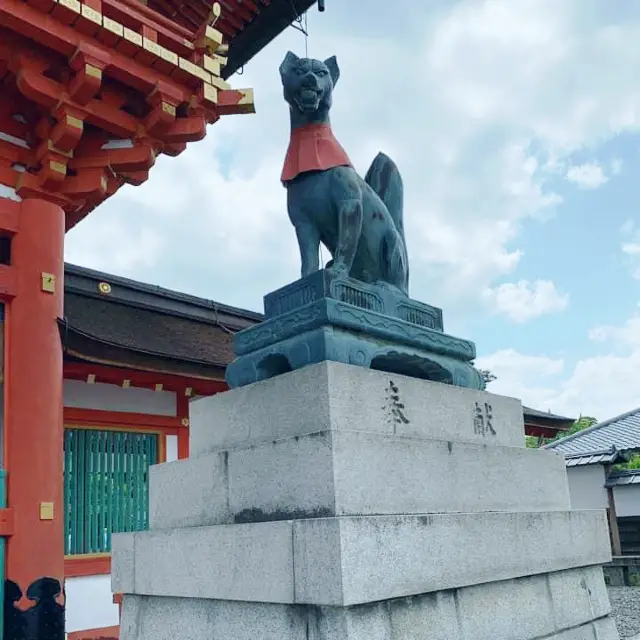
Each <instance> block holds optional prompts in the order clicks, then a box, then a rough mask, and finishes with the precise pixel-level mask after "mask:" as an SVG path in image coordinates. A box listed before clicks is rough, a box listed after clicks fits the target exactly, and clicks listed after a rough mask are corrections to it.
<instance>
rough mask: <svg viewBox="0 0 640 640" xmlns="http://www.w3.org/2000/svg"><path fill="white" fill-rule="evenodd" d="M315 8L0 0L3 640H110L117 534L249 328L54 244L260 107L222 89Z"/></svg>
mask: <svg viewBox="0 0 640 640" xmlns="http://www.w3.org/2000/svg"><path fill="white" fill-rule="evenodd" d="M313 1H314V0H296V1H295V2H292V1H291V0H220V1H219V2H216V3H213V2H212V0H0V317H1V320H2V332H1V333H0V346H1V351H2V358H0V367H1V371H0V375H1V378H0V380H1V382H2V384H1V387H0V389H1V393H0V401H1V402H2V413H1V433H2V439H1V458H0V578H1V579H0V585H1V587H2V588H3V591H4V593H3V599H4V616H3V618H2V619H1V624H2V625H3V628H2V629H0V637H2V638H4V639H5V640H59V639H60V640H61V639H62V638H64V637H65V632H66V633H68V636H69V638H71V639H72V640H79V639H81V638H91V637H93V638H98V637H103V638H114V637H117V604H114V602H113V597H112V596H111V593H110V586H109V545H110V535H111V532H113V531H126V530H132V529H136V528H144V527H145V526H146V518H147V511H146V506H145V505H146V504H147V503H146V500H147V498H148V493H147V492H148V488H147V486H148V485H147V483H146V471H147V469H148V466H149V465H150V464H155V463H157V462H161V461H164V460H171V459H175V458H178V457H184V456H186V455H187V453H188V452H187V448H188V440H187V433H188V424H189V414H188V402H189V398H193V397H195V396H198V395H207V394H211V393H216V392H218V391H221V390H223V389H225V388H226V387H225V386H224V382H223V378H224V376H223V371H224V364H225V363H226V362H228V361H229V359H230V357H231V351H230V349H231V346H230V344H231V342H230V340H231V335H232V334H233V332H234V331H236V330H238V329H239V328H242V327H243V326H246V325H247V323H251V322H255V321H257V319H256V318H254V317H252V316H251V314H248V313H247V312H238V311H237V310H233V309H229V308H226V307H222V306H216V305H211V304H210V303H207V304H202V303H199V302H197V301H196V300H194V299H189V298H188V297H186V296H181V295H179V294H172V295H164V296H162V295H161V296H160V297H158V294H157V293H154V291H153V290H152V289H151V288H145V287H144V286H141V285H136V286H134V285H132V284H127V283H126V282H125V281H122V280H117V282H116V280H115V279H113V278H111V279H109V280H105V279H104V278H101V277H100V275H96V274H93V275H92V274H91V273H89V272H87V271H86V270H80V269H77V268H72V267H69V268H68V269H67V271H66V275H65V272H64V271H65V270H64V264H63V255H64V235H65V232H66V231H67V230H69V229H70V228H72V227H73V226H74V225H76V224H78V223H79V222H80V221H81V220H82V219H83V218H84V217H85V216H87V215H88V214H89V213H90V212H91V211H92V210H93V209H94V208H95V207H96V206H98V205H99V204H100V203H101V202H103V201H104V200H105V199H106V198H108V197H110V196H111V195H113V194H114V193H116V191H117V190H118V189H119V188H120V187H121V186H122V185H123V184H133V185H138V184H141V183H142V182H144V181H145V180H147V179H148V178H149V177H150V174H151V177H152V174H153V172H152V171H151V169H152V167H153V164H154V162H155V159H156V157H157V156H158V155H159V154H162V153H164V154H167V155H170V156H176V155H178V154H180V153H182V152H183V151H185V149H186V148H187V146H188V145H189V143H190V142H193V141H197V140H200V139H202V138H203V137H204V136H205V133H206V127H207V125H208V124H213V123H215V122H216V121H217V120H218V119H219V118H220V117H222V116H226V115H231V114H243V113H251V112H253V110H254V106H253V94H252V91H251V90H250V89H237V88H233V87H232V86H231V85H230V84H229V83H228V82H227V79H228V78H229V77H230V76H231V75H232V74H233V73H234V72H235V71H236V70H238V69H240V68H241V67H242V66H243V65H244V64H245V63H246V62H248V61H249V60H250V59H251V58H252V57H253V56H254V55H255V54H256V53H258V52H259V51H260V50H261V49H262V48H263V47H264V46H265V45H266V44H268V43H269V42H270V41H271V40H272V39H273V38H274V37H276V36H277V35H278V34H279V33H280V32H281V31H283V30H284V29H285V28H286V27H287V26H288V25H289V24H291V22H292V21H293V20H295V19H297V18H298V17H299V15H300V14H301V13H303V12H304V11H306V10H307V9H308V8H309V7H310V6H311V5H312V4H313ZM65 280H66V286H65ZM160 299H161V300H162V302H159V300H160ZM114 309H116V310H117V312H116V311H114ZM203 345H206V347H203ZM116 599H117V598H116ZM65 609H66V619H67V623H66V626H65Z"/></svg>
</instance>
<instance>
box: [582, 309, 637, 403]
mask: <svg viewBox="0 0 640 640" xmlns="http://www.w3.org/2000/svg"><path fill="white" fill-rule="evenodd" d="M589 339H590V340H595V341H597V342H612V343H614V345H618V346H622V347H623V348H624V347H631V348H634V349H635V348H638V349H640V314H634V315H633V316H631V317H630V318H629V319H628V320H627V321H626V322H625V323H624V324H623V325H622V326H621V327H616V326H611V325H604V326H599V327H594V328H593V329H591V331H590V332H589ZM638 396H639V397H638V404H639V405H640V392H639V393H638Z"/></svg>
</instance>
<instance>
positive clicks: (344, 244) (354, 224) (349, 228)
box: [331, 198, 363, 275]
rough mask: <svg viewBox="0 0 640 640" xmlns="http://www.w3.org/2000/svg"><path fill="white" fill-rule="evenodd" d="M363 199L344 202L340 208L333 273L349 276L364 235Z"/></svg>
mask: <svg viewBox="0 0 640 640" xmlns="http://www.w3.org/2000/svg"><path fill="white" fill-rule="evenodd" d="M362 220H363V212H362V198H358V199H352V200H343V201H342V202H341V203H340V204H339V206H338V242H337V244H336V250H335V253H334V256H333V265H332V266H331V271H333V272H334V273H337V274H344V275H349V273H350V272H351V267H352V266H353V261H354V260H355V257H356V251H357V250H358V243H359V242H360V234H361V233H362Z"/></svg>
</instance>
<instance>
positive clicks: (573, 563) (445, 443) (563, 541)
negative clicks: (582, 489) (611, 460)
mask: <svg viewBox="0 0 640 640" xmlns="http://www.w3.org/2000/svg"><path fill="white" fill-rule="evenodd" d="M191 454H192V457H191V458H189V459H187V460H182V461H177V462H171V463H167V464H163V465H159V466H157V467H154V468H153V469H152V471H151V480H150V524H151V530H150V531H147V532H140V533H135V534H122V535H117V536H114V538H113V547H114V549H113V589H114V591H116V592H120V593H124V594H125V597H124V603H123V609H122V623H121V630H120V638H121V640H177V639H179V638H185V639H192V638H193V639H194V640H195V639H198V640H200V639H204V638H225V639H226V640H244V639H245V638H246V639H251V640H409V639H410V640H484V639H487V640H489V639H490V640H533V639H537V638H539V639H543V638H545V639H551V638H555V639H558V640H560V639H562V640H583V639H584V640H587V639H589V640H592V639H593V640H614V639H616V640H617V638H618V635H617V632H616V630H615V627H614V624H613V621H612V619H611V618H610V616H609V612H610V607H609V602H608V598H607V593H606V589H605V585H604V579H603V574H602V568H601V565H602V564H603V563H605V562H607V561H609V560H610V546H609V537H608V528H607V522H606V518H605V514H604V513H603V512H600V511H571V510H570V509H569V492H568V486H567V479H566V472H565V467H564V461H563V459H562V457H561V456H559V455H558V454H556V453H554V452H551V451H540V450H533V449H526V448H525V447H524V433H523V420H522V407H521V405H520V402H519V401H517V400H514V399H512V398H506V397H501V396H496V395H493V394H490V393H486V392H484V391H477V390H473V389H465V388H460V387H455V386H451V385H446V384H441V383H437V382H429V381H425V380H419V379H415V378H409V377H404V376H401V375H394V374H390V373H384V372H380V371H371V370H367V369H365V368H362V367H356V366H351V365H345V364H340V363H336V362H323V363H319V364H315V365H311V366H308V367H305V368H302V369H299V370H297V371H293V372H290V373H286V374H282V375H279V376H276V377H274V378H271V379H269V380H265V381H262V382H258V383H255V384H251V385H248V386H243V387H240V388H237V389H234V390H232V391H229V392H227V393H224V394H221V395H218V396H215V397H212V398H207V399H202V400H198V401H196V402H195V403H194V404H193V413H192V426H191Z"/></svg>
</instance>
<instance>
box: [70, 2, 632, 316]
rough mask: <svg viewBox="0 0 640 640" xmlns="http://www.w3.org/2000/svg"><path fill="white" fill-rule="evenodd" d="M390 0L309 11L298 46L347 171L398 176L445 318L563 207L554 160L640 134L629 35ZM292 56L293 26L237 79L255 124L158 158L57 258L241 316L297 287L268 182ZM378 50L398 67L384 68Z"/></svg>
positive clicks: (534, 7) (429, 285)
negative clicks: (315, 59) (325, 101)
mask: <svg viewBox="0 0 640 640" xmlns="http://www.w3.org/2000/svg"><path fill="white" fill-rule="evenodd" d="M399 1H400V4H401V5H403V6H402V7H400V6H399V7H398V9H399V12H398V15H402V16H404V17H403V18H402V19H399V20H398V21H397V22H394V28H393V29H391V30H390V29H389V27H388V24H387V15H388V10H387V5H386V4H385V3H384V2H382V0H372V2H371V6H370V8H369V10H368V11H367V13H366V15H363V14H362V12H361V11H360V10H359V9H358V8H357V7H352V6H351V3H342V4H341V5H338V4H336V6H334V7H332V10H331V12H325V13H323V14H318V13H317V12H315V11H312V12H310V14H309V23H310V31H311V34H312V37H311V39H310V45H311V51H310V52H311V53H312V54H315V55H319V56H320V57H326V56H328V55H331V54H334V53H335V54H337V56H338V60H339V63H340V65H341V69H342V77H341V80H340V83H339V84H338V87H337V89H336V94H335V99H334V105H335V106H334V111H333V114H332V118H333V124H334V129H335V131H336V134H337V136H338V137H339V139H340V140H341V142H342V143H343V145H344V146H345V148H346V149H347V150H348V152H349V153H350V155H351V157H352V159H353V160H354V162H355V164H356V166H357V167H358V168H359V170H360V171H361V172H362V173H364V171H366V168H367V165H368V164H369V162H370V161H371V160H372V158H373V156H374V155H375V152H376V151H377V150H378V149H383V150H385V151H387V152H388V153H389V154H391V155H392V156H393V157H394V159H395V160H396V161H397V163H398V165H399V167H400V169H401V172H402V174H403V179H404V183H405V194H406V198H405V202H406V205H405V211H406V219H405V227H406V229H407V235H408V243H409V252H410V259H411V265H412V274H413V275H412V294H413V295H414V296H415V297H417V298H421V299H425V300H428V301H429V302H432V303H435V304H440V305H442V306H446V308H447V309H448V310H450V311H452V310H453V309H454V308H455V307H456V305H470V304H478V303H479V302H481V296H482V292H483V291H484V290H486V289H487V287H490V286H491V285H492V284H493V282H495V280H496V279H497V278H499V277H504V276H505V275H507V274H509V273H511V272H512V271H513V270H514V268H515V267H516V266H517V265H518V263H519V260H520V258H521V256H522V250H521V247H520V246H519V236H520V233H521V230H522V227H523V224H525V223H526V222H527V221H532V220H537V221H538V222H536V224H537V223H540V220H542V219H544V217H545V216H547V217H549V216H550V215H552V213H553V210H554V207H555V206H556V205H557V204H558V203H559V202H560V201H561V199H560V197H559V196H558V195H557V194H556V193H554V191H553V189H551V188H550V186H549V179H550V178H553V177H555V176H556V175H557V167H558V166H566V165H567V164H568V163H569V162H570V159H571V157H572V154H573V153H574V152H575V151H577V150H582V149H584V148H587V147H593V146H594V145H597V144H600V143H601V142H603V141H606V140H607V139H609V138H611V137H612V136H614V135H616V134H618V133H620V132H622V131H635V130H637V129H638V125H639V124H640V91H638V90H637V89H636V86H637V83H636V75H637V68H638V66H640V27H639V25H638V23H634V22H633V21H627V22H625V23H624V24H621V25H614V24H611V21H610V20H602V19H601V16H599V15H598V11H594V12H586V13H585V12H584V10H583V6H582V5H583V3H582V0H566V1H565V2H556V1H555V0H482V1H481V0H465V1H462V0H460V1H458V2H456V3H441V4H439V5H435V6H434V5H432V4H431V3H415V2H410V1H409V0H399ZM428 7H429V8H430V9H429V8H428ZM400 9H401V10H400ZM355 19H358V20H359V21H360V24H361V29H359V30H358V32H357V33H354V30H353V28H352V26H351V25H352V24H353V21H354V20H355ZM416 43H418V44H416ZM288 48H293V49H294V50H296V51H298V52H299V53H301V49H302V37H301V35H300V34H299V33H298V32H296V31H294V30H292V29H290V30H288V32H287V33H285V34H284V35H283V36H282V37H281V38H279V39H278V40H277V41H276V42H274V43H272V44H271V45H269V47H267V49H266V50H264V51H263V52H262V53H261V54H260V55H259V56H258V57H257V58H256V59H255V60H254V61H252V62H251V63H250V64H249V65H247V67H246V71H245V74H244V75H243V76H235V77H234V78H233V79H232V83H233V84H234V86H238V87H241V86H253V87H255V90H256V99H257V110H258V115H255V116H233V117H227V118H223V119H222V121H221V122H219V123H217V124H216V125H214V126H213V127H212V128H211V130H210V132H209V135H208V137H207V138H206V139H205V140H204V141H203V142H200V143H198V144H195V145H191V146H190V147H189V149H188V150H187V151H186V152H185V153H184V154H183V155H182V156H180V157H179V158H177V159H164V158H160V159H159V161H158V163H157V166H156V167H154V169H153V170H152V172H151V178H150V180H149V182H148V184H146V185H144V186H143V187H138V188H135V189H126V190H123V191H122V192H121V193H119V194H117V195H116V196H115V197H113V198H112V199H111V200H110V201H109V202H108V203H106V204H105V205H103V206H102V207H100V208H99V209H98V210H97V211H96V212H94V213H92V214H91V216H90V217H89V219H88V220H87V221H85V222H83V223H81V225H80V226H79V228H78V229H77V230H74V231H72V232H71V233H70V234H69V238H68V247H69V251H68V257H69V258H72V259H78V260H80V261H82V262H83V263H84V264H87V265H89V266H99V267H102V268H104V269H107V270H109V269H111V270H119V269H121V270H124V271H126V273H127V275H129V276H132V277H138V278H140V279H146V280H150V281H152V282H157V283H158V284H163V285H165V286H173V287H176V288H179V289H182V290H186V291H194V292H197V293H200V294H201V295H205V296H209V297H213V298H218V299H221V300H224V301H225V302H229V303H234V304H239V305H243V306H249V307H252V308H259V307H260V299H261V296H262V294H263V293H265V292H266V291H269V290H271V289H273V288H275V287H277V286H280V285H282V284H285V283H286V282H288V281H291V280H292V279H294V278H296V277H297V275H298V257H297V246H296V242H295V238H294V234H293V231H292V229H291V226H290V224H289V221H288V218H287V215H286V204H285V192H284V190H283V189H282V187H281V186H280V184H279V181H278V176H279V170H280V164H281V161H282V158H283V156H284V152H285V149H286V145H287V138H288V122H287V119H288V116H287V109H286V106H285V104H284V102H283V100H282V96H281V88H280V85H279V77H278V71H277V70H278V65H279V63H280V61H281V59H282V57H283V55H284V53H285V51H286V50H287V49H288ZM380 52H384V57H385V59H387V60H394V61H396V62H395V63H394V70H393V73H382V74H381V71H380V62H379V59H380ZM374 143H375V144H374ZM98 238H108V239H109V240H108V241H104V242H100V241H99V240H97V239H98ZM145 238H146V239H145ZM149 238H155V239H154V240H153V242H151V241H150V240H149ZM132 247H135V248H136V249H135V250H134V249H132ZM136 250H137V252H138V253H139V254H143V257H136ZM325 258H326V255H325Z"/></svg>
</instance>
